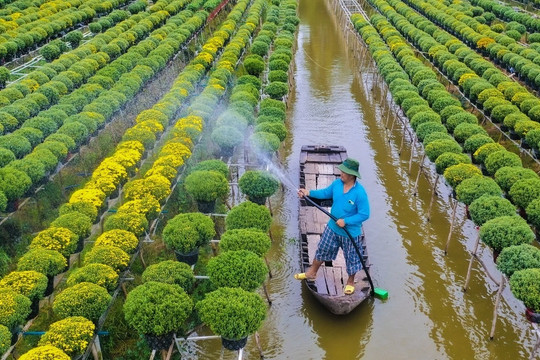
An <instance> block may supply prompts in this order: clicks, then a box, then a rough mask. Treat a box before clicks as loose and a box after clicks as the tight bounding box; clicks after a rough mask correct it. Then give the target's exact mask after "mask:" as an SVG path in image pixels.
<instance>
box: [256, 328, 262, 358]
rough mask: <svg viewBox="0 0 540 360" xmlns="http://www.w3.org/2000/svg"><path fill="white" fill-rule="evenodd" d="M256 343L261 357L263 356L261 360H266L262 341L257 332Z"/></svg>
mask: <svg viewBox="0 0 540 360" xmlns="http://www.w3.org/2000/svg"><path fill="white" fill-rule="evenodd" d="M255 343H257V348H258V349H259V355H260V356H261V359H264V354H263V350H262V347H261V341H260V339H259V333H258V332H255Z"/></svg>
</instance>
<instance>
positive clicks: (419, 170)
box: [413, 154, 426, 196]
mask: <svg viewBox="0 0 540 360" xmlns="http://www.w3.org/2000/svg"><path fill="white" fill-rule="evenodd" d="M425 159H426V154H424V155H422V160H420V168H419V169H418V174H417V175H416V181H415V182H414V189H413V195H414V196H416V193H417V192H418V181H420V174H421V173H422V169H424V160H425Z"/></svg>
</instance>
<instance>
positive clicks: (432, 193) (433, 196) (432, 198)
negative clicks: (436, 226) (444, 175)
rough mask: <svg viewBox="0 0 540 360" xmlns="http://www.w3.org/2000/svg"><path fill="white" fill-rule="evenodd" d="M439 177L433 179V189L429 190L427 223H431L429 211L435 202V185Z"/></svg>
mask: <svg viewBox="0 0 540 360" xmlns="http://www.w3.org/2000/svg"><path fill="white" fill-rule="evenodd" d="M439 177H440V175H439V174H437V177H436V178H435V183H434V184H433V187H432V188H431V200H430V201H429V208H428V212H427V221H431V209H432V208H433V203H434V202H435V194H436V190H437V184H438V183H439Z"/></svg>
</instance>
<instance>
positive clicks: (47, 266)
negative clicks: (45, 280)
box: [17, 247, 67, 276]
mask: <svg viewBox="0 0 540 360" xmlns="http://www.w3.org/2000/svg"><path fill="white" fill-rule="evenodd" d="M66 266H67V261H66V258H65V257H64V256H63V255H62V254H61V253H60V252H58V251H56V250H49V249H45V248H39V247H38V248H34V249H32V250H30V251H28V252H26V253H25V254H24V255H23V256H22V257H21V258H20V259H19V261H18V262H17V270H19V271H28V270H33V271H37V272H40V273H42V274H45V275H47V276H55V275H58V274H60V273H61V272H62V271H64V269H65V268H66Z"/></svg>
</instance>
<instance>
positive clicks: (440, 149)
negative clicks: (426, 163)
mask: <svg viewBox="0 0 540 360" xmlns="http://www.w3.org/2000/svg"><path fill="white" fill-rule="evenodd" d="M424 151H425V153H426V155H427V157H428V158H429V160H430V161H433V162H434V161H435V160H437V158H438V157H439V155H441V154H442V153H445V152H453V153H461V152H462V149H461V146H460V145H459V144H458V143H457V142H456V141H455V140H446V139H441V140H435V141H432V142H430V143H429V144H427V145H426V146H425V148H424Z"/></svg>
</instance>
